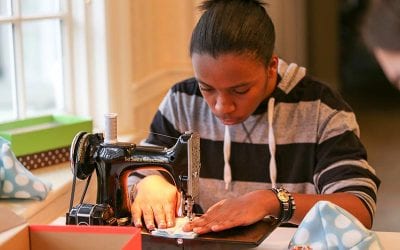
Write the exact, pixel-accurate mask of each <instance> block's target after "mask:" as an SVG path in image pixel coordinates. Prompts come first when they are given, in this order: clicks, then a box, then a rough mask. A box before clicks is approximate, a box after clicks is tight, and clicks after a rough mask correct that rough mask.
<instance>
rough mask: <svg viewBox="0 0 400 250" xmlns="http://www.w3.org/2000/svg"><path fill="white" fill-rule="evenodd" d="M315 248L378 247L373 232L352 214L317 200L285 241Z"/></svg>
mask: <svg viewBox="0 0 400 250" xmlns="http://www.w3.org/2000/svg"><path fill="white" fill-rule="evenodd" d="M294 246H309V247H311V248H312V249H313V250H317V249H352V250H358V249H359V250H367V249H368V250H375V249H382V246H381V244H380V242H379V239H378V237H377V236H376V234H375V233H374V232H372V231H370V230H368V229H366V228H365V227H364V226H363V225H362V224H361V222H360V221H359V220H358V219H357V218H355V217H354V216H353V215H351V214H350V213H348V212H347V211H345V210H344V209H342V208H340V207H339V206H337V205H335V204H333V203H331V202H328V201H319V202H318V203H316V204H315V205H314V207H313V208H312V209H311V210H310V211H309V212H308V213H307V215H306V216H305V217H304V220H303V221H302V222H301V224H300V225H299V227H298V229H297V231H296V233H295V234H294V235H293V238H292V240H291V241H290V243H289V249H292V248H293V247H294Z"/></svg>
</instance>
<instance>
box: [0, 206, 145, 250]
mask: <svg viewBox="0 0 400 250" xmlns="http://www.w3.org/2000/svg"><path fill="white" fill-rule="evenodd" d="M0 219H1V220H0V221H1V224H0V249H1V250H14V249H18V250H47V249H49V250H50V249H51V250H53V249H54V250H57V249H60V250H61V249H62V250H63V249H65V250H67V249H68V250H70V249H82V250H83V249H84V250H88V249H107V250H108V249H118V250H119V249H142V237H141V230H140V229H138V228H135V227H115V226H72V225H69V226H61V225H28V224H27V223H26V222H25V221H24V219H22V218H21V217H19V216H17V215H16V214H15V213H14V212H12V211H11V210H9V209H6V208H1V207H0Z"/></svg>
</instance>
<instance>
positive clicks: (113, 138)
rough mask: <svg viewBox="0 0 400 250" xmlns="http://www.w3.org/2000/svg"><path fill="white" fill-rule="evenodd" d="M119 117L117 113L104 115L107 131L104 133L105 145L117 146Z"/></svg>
mask: <svg viewBox="0 0 400 250" xmlns="http://www.w3.org/2000/svg"><path fill="white" fill-rule="evenodd" d="M117 116H118V114H116V113H108V114H105V115H104V120H105V131H104V143H105V144H115V143H117V142H118V135H117Z"/></svg>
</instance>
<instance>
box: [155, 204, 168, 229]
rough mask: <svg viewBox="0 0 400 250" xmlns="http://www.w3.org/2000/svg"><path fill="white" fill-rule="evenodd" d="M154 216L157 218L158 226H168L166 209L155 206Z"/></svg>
mask: <svg viewBox="0 0 400 250" xmlns="http://www.w3.org/2000/svg"><path fill="white" fill-rule="evenodd" d="M153 214H154V218H155V219H156V223H157V227H158V228H166V227H167V223H166V222H165V213H164V209H163V208H162V207H161V206H156V207H153Z"/></svg>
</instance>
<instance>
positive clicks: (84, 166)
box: [70, 131, 95, 180]
mask: <svg viewBox="0 0 400 250" xmlns="http://www.w3.org/2000/svg"><path fill="white" fill-rule="evenodd" d="M90 136H93V135H92V134H89V133H87V132H83V131H81V132H79V133H78V134H76V135H75V137H74V139H73V141H72V144H71V149H70V161H71V171H72V173H73V174H75V171H76V177H77V178H79V179H81V180H85V179H86V178H87V177H88V176H89V175H91V174H92V172H93V171H94V169H95V163H94V162H92V161H91V160H90V159H91V151H92V150H91V145H90V143H89V138H90Z"/></svg>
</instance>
